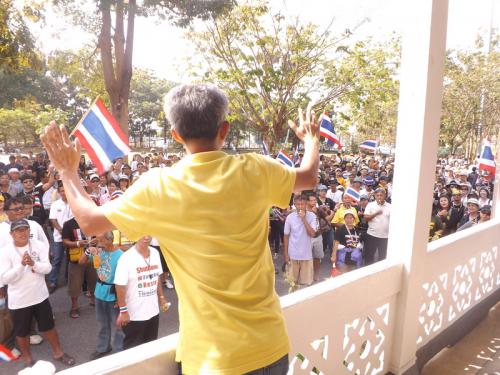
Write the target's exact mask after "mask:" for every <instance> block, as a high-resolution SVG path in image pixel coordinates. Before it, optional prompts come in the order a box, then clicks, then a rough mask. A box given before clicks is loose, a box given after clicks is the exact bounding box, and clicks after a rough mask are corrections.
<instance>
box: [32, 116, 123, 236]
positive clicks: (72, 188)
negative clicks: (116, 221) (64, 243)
mask: <svg viewBox="0 0 500 375" xmlns="http://www.w3.org/2000/svg"><path fill="white" fill-rule="evenodd" d="M40 139H41V141H42V143H43V146H44V147H45V149H46V150H47V153H48V155H49V158H50V161H51V162H52V164H53V165H54V167H55V168H56V169H57V171H58V172H59V175H60V176H61V180H62V182H63V184H64V189H65V192H66V197H67V199H68V203H69V205H70V207H71V211H72V212H73V215H75V218H76V220H77V221H78V224H79V225H80V228H81V230H82V231H83V232H84V233H86V234H87V235H89V236H93V235H97V234H102V233H104V232H108V231H110V230H113V229H115V227H114V225H113V224H112V223H111V222H110V221H109V220H108V219H107V218H106V216H105V215H104V211H103V210H102V209H101V208H100V207H98V206H97V205H96V204H95V203H94V201H93V200H92V198H90V197H89V195H88V194H87V192H86V191H85V190H84V189H83V186H82V184H81V182H80V177H79V176H78V163H79V161H80V155H81V145H80V142H79V141H78V139H76V140H75V141H73V142H72V141H71V140H70V139H69V135H68V132H67V131H66V127H65V126H64V125H61V126H57V124H56V123H55V121H52V122H51V123H50V125H49V126H47V127H45V130H44V132H43V134H42V135H41V136H40Z"/></svg>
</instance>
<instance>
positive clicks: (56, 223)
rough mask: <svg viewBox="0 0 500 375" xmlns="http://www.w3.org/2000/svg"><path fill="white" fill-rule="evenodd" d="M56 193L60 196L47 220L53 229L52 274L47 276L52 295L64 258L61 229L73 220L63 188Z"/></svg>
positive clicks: (61, 186)
mask: <svg viewBox="0 0 500 375" xmlns="http://www.w3.org/2000/svg"><path fill="white" fill-rule="evenodd" d="M57 192H58V193H59V195H60V196H61V199H58V200H57V201H55V202H54V203H52V206H51V207H50V214H49V220H50V224H51V225H52V227H53V228H54V243H53V244H52V251H51V253H52V272H51V273H50V275H49V292H50V293H53V292H54V291H55V290H56V288H57V278H58V276H59V271H60V269H61V262H62V260H63V257H64V245H63V241H62V227H63V225H64V223H65V222H66V221H68V220H69V219H71V218H73V213H72V212H71V208H70V207H69V204H68V201H67V199H66V194H65V192H64V186H63V185H59V186H58V187H57Z"/></svg>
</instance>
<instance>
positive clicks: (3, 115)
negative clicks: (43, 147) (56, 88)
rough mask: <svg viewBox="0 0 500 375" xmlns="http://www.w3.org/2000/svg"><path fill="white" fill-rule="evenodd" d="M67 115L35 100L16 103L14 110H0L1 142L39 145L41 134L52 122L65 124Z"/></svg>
mask: <svg viewBox="0 0 500 375" xmlns="http://www.w3.org/2000/svg"><path fill="white" fill-rule="evenodd" d="M66 118H67V113H65V112H64V111H62V110H60V109H58V108H54V107H52V106H50V105H40V104H38V103H37V102H36V101H34V100H30V99H25V100H20V101H16V102H15V103H14V107H13V108H12V109H8V108H0V142H1V143H2V144H5V145H6V144H9V143H11V144H12V143H14V144H19V143H22V144H23V145H24V146H33V145H37V144H38V143H39V134H40V132H41V130H42V129H43V127H44V126H46V125H47V124H48V123H49V122H50V121H51V120H56V121H58V122H65V121H66Z"/></svg>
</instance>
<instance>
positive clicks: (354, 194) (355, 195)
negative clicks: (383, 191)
mask: <svg viewBox="0 0 500 375" xmlns="http://www.w3.org/2000/svg"><path fill="white" fill-rule="evenodd" d="M344 194H345V195H347V196H348V197H351V198H352V199H353V200H354V201H355V202H359V200H360V196H361V194H360V193H359V192H358V191H356V190H354V189H353V188H351V187H348V188H347V189H346V191H345V193H344Z"/></svg>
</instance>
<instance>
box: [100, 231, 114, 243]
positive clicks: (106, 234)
mask: <svg viewBox="0 0 500 375" xmlns="http://www.w3.org/2000/svg"><path fill="white" fill-rule="evenodd" d="M102 235H103V237H104V238H105V239H107V240H108V241H113V240H114V239H115V235H114V234H113V232H111V231H109V232H104V233H103V234H102Z"/></svg>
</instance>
